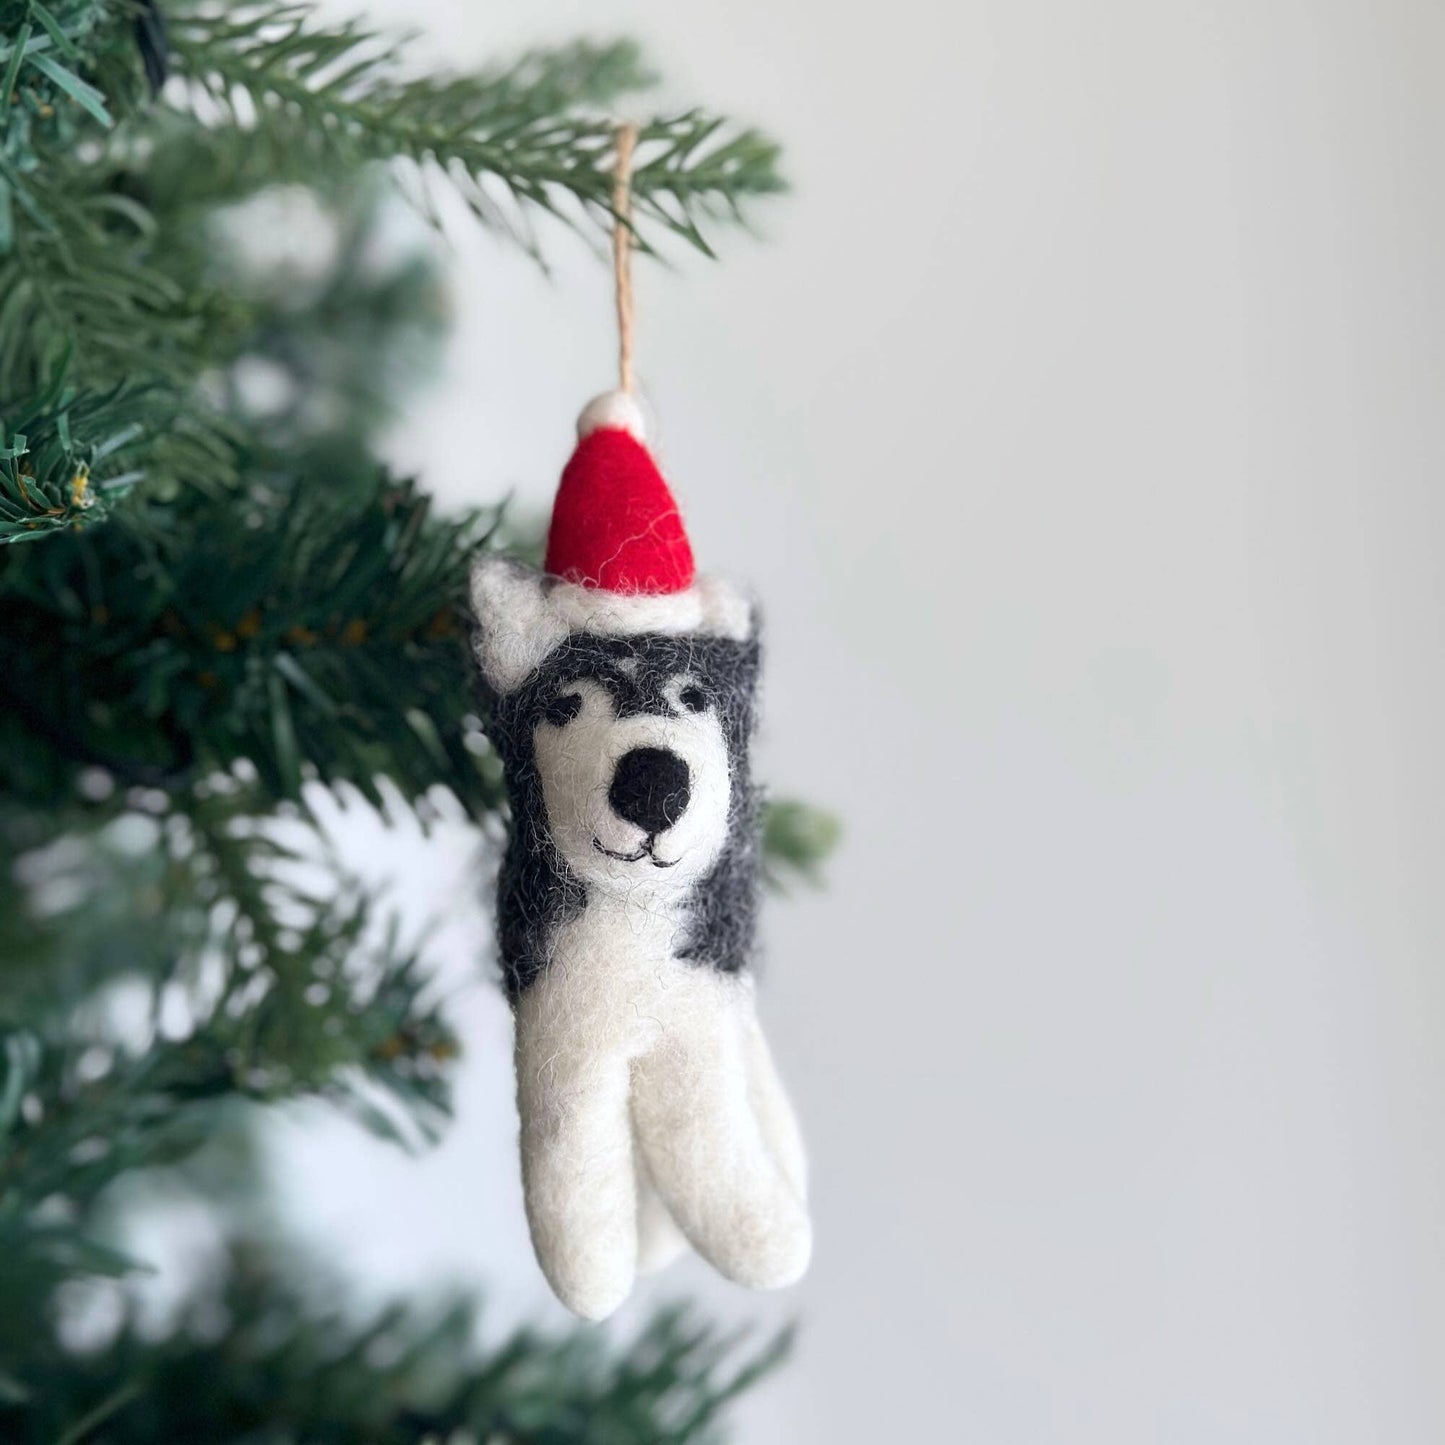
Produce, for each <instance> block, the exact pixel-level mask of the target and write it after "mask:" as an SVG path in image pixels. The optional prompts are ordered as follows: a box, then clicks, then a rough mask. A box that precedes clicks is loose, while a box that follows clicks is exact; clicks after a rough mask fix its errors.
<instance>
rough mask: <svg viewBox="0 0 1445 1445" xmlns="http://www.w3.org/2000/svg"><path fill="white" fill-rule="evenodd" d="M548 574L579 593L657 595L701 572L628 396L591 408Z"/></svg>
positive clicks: (556, 519) (560, 492) (555, 511)
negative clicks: (594, 590) (571, 584)
mask: <svg viewBox="0 0 1445 1445" xmlns="http://www.w3.org/2000/svg"><path fill="white" fill-rule="evenodd" d="M545 565H546V568H547V571H548V572H550V573H551V574H552V575H553V576H554V577H561V578H563V579H564V580H565V581H567V582H575V583H577V585H578V586H579V587H597V588H601V589H602V590H603V591H605V592H617V593H621V594H623V595H625V596H633V595H635V594H638V593H641V594H643V595H645V596H652V597H655V596H658V595H660V594H664V593H671V592H682V591H684V590H685V589H686V588H688V587H691V586H692V582H693V577H694V575H695V572H696V568H695V566H694V563H693V559H692V546H691V544H690V543H689V542H688V540H687V532H686V531H685V530H684V528H683V525H682V513H681V512H679V511H678V509H677V501H676V499H675V498H674V497H673V495H672V492H671V490H670V489H669V488H668V485H667V483H666V482H665V481H664V480H663V477H662V473H661V472H660V471H658V469H657V463H656V462H655V461H654V460H653V459H652V453H651V452H650V451H648V449H647V441H646V431H645V427H644V423H643V417H642V410H641V408H640V407H639V406H638V405H637V402H636V401H635V400H634V399H633V398H632V397H631V396H629V395H628V393H627V392H625V391H610V392H606V393H604V394H603V395H602V396H599V397H597V398H596V399H595V400H593V401H592V402H590V403H589V404H588V406H587V407H586V408H585V410H584V411H583V412H582V415H581V416H580V417H579V418H578V419H577V449H576V450H575V451H574V452H573V453H572V459H571V460H570V461H569V462H568V463H567V465H566V467H565V468H564V469H563V471H562V481H561V484H560V485H559V486H558V488H557V500H556V502H555V503H553V506H552V528H551V531H550V532H549V533H548V535H547V561H546V564H545Z"/></svg>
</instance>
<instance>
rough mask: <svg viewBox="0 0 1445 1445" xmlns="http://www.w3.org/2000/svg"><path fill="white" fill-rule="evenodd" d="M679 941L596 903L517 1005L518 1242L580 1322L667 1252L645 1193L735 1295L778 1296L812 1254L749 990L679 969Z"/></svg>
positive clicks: (731, 980)
mask: <svg viewBox="0 0 1445 1445" xmlns="http://www.w3.org/2000/svg"><path fill="white" fill-rule="evenodd" d="M681 931H682V918H681V913H680V909H679V908H678V907H675V906H668V905H667V903H666V902H665V901H663V900H661V899H660V898H659V897H658V896H657V895H656V893H655V892H651V891H649V896H647V897H646V898H643V897H639V896H635V895H631V894H627V893H607V894H603V895H601V896H599V897H598V898H596V899H594V900H591V901H589V904H588V906H587V908H586V910H585V912H584V913H583V915H582V916H581V917H579V918H578V919H576V920H574V921H573V922H572V923H569V924H567V925H564V926H563V928H562V930H561V933H560V936H559V939H558V946H557V948H556V951H555V954H554V956H553V958H552V960H551V962H550V963H549V964H548V966H547V967H546V968H545V969H544V970H543V972H542V974H541V975H540V976H539V977H538V979H537V980H536V982H535V983H533V984H532V986H531V987H530V988H529V989H528V990H527V991H526V992H525V993H524V994H523V995H522V996H521V998H520V1000H519V1001H518V1004H517V1042H516V1058H517V1101H518V1106H519V1110H520V1113H521V1122H522V1180H523V1187H524V1190H525V1194H526V1202H527V1217H528V1221H529V1223H530V1225H531V1230H532V1240H533V1244H534V1246H535V1247H536V1251H537V1258H538V1260H539V1262H540V1263H541V1265H542V1270H543V1272H544V1273H545V1274H546V1276H547V1279H548V1281H549V1283H550V1284H551V1286H552V1288H553V1289H554V1290H555V1291H556V1293H557V1296H558V1298H559V1299H561V1300H562V1302H563V1303H564V1304H566V1305H567V1306H568V1307H569V1308H570V1309H572V1310H573V1311H574V1312H576V1313H577V1314H580V1315H582V1316H584V1317H585V1318H588V1319H601V1318H603V1317H604V1316H606V1315H608V1314H610V1313H611V1312H612V1311H613V1310H614V1309H616V1308H617V1306H618V1305H619V1304H621V1302H622V1301H623V1300H624V1299H625V1298H626V1297H627V1295H628V1293H629V1292H630V1290H631V1288H632V1283H633V1278H634V1276H635V1274H636V1272H637V1270H638V1268H639V1267H640V1266H647V1265H656V1264H657V1263H659V1262H661V1261H662V1260H665V1258H666V1256H667V1255H668V1253H669V1251H670V1250H671V1249H674V1248H675V1241H673V1240H672V1239H671V1238H670V1237H669V1232H668V1230H667V1227H666V1225H665V1222H664V1220H663V1218H662V1217H661V1216H659V1214H658V1211H657V1208H656V1201H653V1200H651V1199H649V1197H648V1194H647V1190H648V1188H649V1186H650V1187H651V1188H652V1189H655V1190H656V1194H657V1198H658V1200H660V1201H661V1203H662V1205H663V1206H664V1207H665V1211H666V1216H667V1217H670V1218H671V1219H672V1220H673V1221H675V1223H676V1225H677V1226H678V1228H679V1229H680V1230H681V1232H682V1233H683V1234H684V1235H685V1236H686V1238H687V1240H688V1241H689V1242H690V1243H691V1244H692V1246H693V1247H694V1248H695V1249H696V1250H697V1251H698V1253H699V1254H701V1255H702V1256H703V1257H704V1258H705V1259H707V1260H708V1261H709V1262H710V1263H712V1264H713V1265H714V1266H715V1267H716V1268H717V1269H718V1270H720V1271H721V1272H722V1273H723V1274H725V1275H726V1276H728V1278H730V1279H734V1280H737V1281H738V1282H739V1283H742V1284H746V1285H749V1286H751V1287H753V1288H756V1289H769V1288H776V1287H780V1286H782V1285H786V1284H791V1283H792V1282H793V1281H795V1280H796V1279H798V1278H799V1276H800V1275H801V1274H802V1273H803V1271H804V1269H805V1268H806V1267H807V1263H808V1256H809V1253H810V1251H811V1247H812V1233H811V1226H810V1224H809V1220H808V1212H807V1206H806V1203H805V1201H804V1193H803V1189H804V1179H803V1165H802V1151H801V1146H800V1143H799V1134H798V1129H797V1124H796V1122H795V1121H794V1119H793V1116H792V1111H791V1109H790V1108H789V1106H788V1103H787V1098H786V1095H785V1094H784V1092H783V1089H782V1085H781V1083H780V1082H779V1081H778V1078H777V1076H776V1074H775V1072H774V1070H773V1066H772V1061H771V1059H770V1057H769V1055H768V1052H767V1048H766V1045H765V1044H764V1043H763V1041H762V1035H761V1032H760V1031H759V1029H758V1025H757V1020H756V1016H755V1013H754V1005H753V990H752V983H751V980H749V979H748V978H746V977H745V976H740V975H731V974H722V973H719V972H717V971H716V970H714V969H710V968H707V967H700V966H698V965H697V964H693V963H686V962H681V961H679V960H678V959H677V958H676V957H675V952H676V948H677V945H678V942H679V938H680V936H681ZM639 1176H640V1177H641V1186H642V1187H641V1190H640V1188H639ZM640 1255H641V1256H642V1257H641V1258H640Z"/></svg>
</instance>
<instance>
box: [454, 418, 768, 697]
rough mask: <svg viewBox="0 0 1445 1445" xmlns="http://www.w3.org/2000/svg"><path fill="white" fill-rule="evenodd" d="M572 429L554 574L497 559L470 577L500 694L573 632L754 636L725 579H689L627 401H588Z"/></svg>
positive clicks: (688, 554) (686, 554) (662, 484)
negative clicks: (573, 443) (572, 446)
mask: <svg viewBox="0 0 1445 1445" xmlns="http://www.w3.org/2000/svg"><path fill="white" fill-rule="evenodd" d="M577 433H578V441H577V446H576V449H575V450H574V451H573V453H572V457H571V460H570V461H569V462H568V463H567V465H566V467H565V468H564V469H563V472H562V480H561V483H560V485H559V486H558V488H557V500H556V503H555V504H554V506H553V509H552V526H551V530H550V532H549V533H548V537H547V559H546V564H545V566H546V571H547V573H549V574H550V576H548V577H545V578H544V577H543V576H542V575H541V574H539V573H537V572H535V571H533V570H532V569H531V568H526V567H522V566H521V565H520V564H518V563H515V562H512V561H510V560H508V559H507V558H504V557H499V556H496V555H495V554H492V555H488V556H484V557H483V558H481V559H480V560H479V561H478V563H477V565H476V567H475V568H474V569H473V573H472V606H473V609H474V611H475V612H476V615H477V619H478V621H479V623H480V624H481V626H480V634H479V639H478V644H477V650H478V658H479V660H480V662H481V664H482V670H483V672H484V673H485V674H486V676H487V678H488V680H489V681H490V682H491V683H492V685H493V686H494V687H495V688H497V689H498V691H500V692H510V691H511V690H512V689H513V688H514V687H517V686H519V685H520V684H521V683H522V682H523V681H525V679H526V678H527V677H528V676H529V675H530V674H531V672H532V671H533V670H534V669H535V668H537V667H538V666H540V665H541V663H542V661H543V660H544V659H545V658H546V657H547V655H548V654H549V653H551V651H552V650H553V648H555V647H556V646H557V645H558V644H559V643H561V642H562V641H563V640H564V639H565V638H567V637H568V636H569V635H571V634H573V633H578V632H590V633H593V634H597V635H601V636H606V637H627V636H636V635H638V634H640V633H644V632H662V633H667V634H670V635H674V636H680V635H685V634H687V633H693V632H696V633H700V634H711V635H714V636H721V637H731V638H735V639H738V640H744V639H746V638H748V637H749V636H751V634H752V630H753V611H752V606H751V603H750V602H749V601H748V599H747V597H746V596H745V595H744V594H743V593H741V592H740V591H739V590H738V589H737V588H735V587H733V586H731V585H730V584H729V583H727V582H725V581H723V580H721V579H720V578H716V577H706V576H701V577H700V576H698V575H696V569H695V566H694V563H693V556H692V547H691V544H690V543H689V542H688V540H687V532H686V531H685V530H684V528H683V525H682V515H681V513H680V512H679V511H678V506H677V501H676V499H675V498H674V497H673V495H672V492H671V490H670V489H669V487H668V485H667V483H666V481H664V480H663V477H662V473H661V472H660V471H659V470H658V466H657V463H656V462H655V461H654V460H653V457H652V453H651V452H650V451H649V450H648V447H647V444H646V440H645V426H644V423H643V417H642V411H641V409H640V408H639V407H638V405H637V402H636V401H635V400H634V398H633V397H631V396H630V395H628V394H627V393H626V392H620V391H614V392H607V393H604V394H603V395H602V396H599V397H597V398H595V399H594V400H593V401H591V402H589V403H588V405H587V406H586V408H585V409H584V410H583V412H582V415H581V416H580V417H579V418H578V421H577Z"/></svg>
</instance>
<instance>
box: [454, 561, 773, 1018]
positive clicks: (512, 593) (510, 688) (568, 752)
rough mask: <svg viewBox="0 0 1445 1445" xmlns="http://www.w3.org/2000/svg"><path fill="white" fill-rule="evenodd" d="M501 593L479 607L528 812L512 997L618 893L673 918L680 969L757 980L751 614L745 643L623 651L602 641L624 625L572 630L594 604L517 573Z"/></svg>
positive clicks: (501, 742)
mask: <svg viewBox="0 0 1445 1445" xmlns="http://www.w3.org/2000/svg"><path fill="white" fill-rule="evenodd" d="M489 580H490V581H491V583H492V586H493V588H494V591H493V592H491V593H488V592H487V591H486V590H484V589H482V588H476V589H474V605H475V606H476V610H477V624H478V657H479V660H480V661H481V662H482V666H483V677H484V681H485V682H486V683H487V691H488V693H489V694H490V695H489V697H488V699H487V701H488V703H489V706H488V708H487V711H488V713H489V714H490V722H489V733H490V735H491V738H492V741H493V743H494V745H495V746H496V747H497V749H498V751H499V752H500V754H501V757H502V762H503V765H504V767H505V771H506V778H507V791H508V795H509V797H510V800H511V805H512V827H511V840H510V844H509V847H508V851H507V856H506V858H505V859H504V861H503V865H502V875H501V880H500V884H501V888H500V896H499V900H498V906H499V918H498V922H499V925H500V932H501V942H502V961H503V966H504V968H505V970H506V973H507V977H508V982H509V985H510V987H511V988H512V990H513V992H518V991H520V990H521V989H522V988H525V987H526V985H527V984H528V983H529V982H530V981H531V980H532V979H533V978H535V977H536V975H537V974H538V972H540V970H541V969H542V968H543V967H545V965H546V963H547V961H548V959H549V958H550V956H551V952H552V948H553V946H554V943H555V939H556V936H557V932H558V929H559V928H560V926H561V925H562V924H563V923H565V922H566V921H567V920H568V919H569V918H574V917H576V916H578V915H579V914H580V913H582V912H583V911H585V910H586V908H587V906H588V903H589V900H590V899H594V898H597V897H599V896H602V895H612V896H626V897H628V898H631V899H636V900H637V901H638V902H640V903H645V904H646V906H648V907H649V908H651V909H653V910H658V909H663V910H666V911H668V912H671V913H675V914H676V916H677V918H678V920H679V924H680V928H679V939H680V944H679V949H678V955H677V956H678V957H680V958H689V959H694V960H696V961H699V962H707V963H711V964H712V965H713V966H714V967H717V968H719V969H722V970H723V971H726V972H732V971H734V970H736V969H738V968H740V967H742V966H743V964H744V963H745V962H746V960H747V955H748V953H749V951H750V948H751V942H752V926H753V915H754V908H755V883H756V879H755V874H756V859H757V849H756V826H757V796H756V793H755V790H754V788H753V785H752V782H751V778H750V774H749V768H748V744H749V740H750V738H751V734H752V730H753V719H754V691H755V687H756V680H757V673H758V644H757V640H756V637H755V635H754V634H753V628H752V621H751V617H750V615H749V616H748V618H747V624H746V635H738V634H739V632H740V631H741V630H742V629H740V628H738V627H736V626H732V627H731V635H726V634H723V633H720V632H718V631H714V630H711V626H710V624H709V622H708V620H706V619H704V620H703V622H702V623H701V624H700V625H699V626H698V627H696V628H695V629H691V630H681V629H680V630H677V631H661V630H647V631H641V630H639V631H635V632H625V633H623V634H622V635H617V633H616V632H614V631H607V632H603V631H600V630H599V631H592V630H590V628H589V623H594V622H597V621H601V622H602V623H603V625H606V623H608V622H611V621H612V619H611V618H607V619H593V618H586V617H583V618H579V619H572V618H567V619H566V620H567V622H568V623H569V624H570V625H568V626H566V627H563V626H562V625H561V624H560V622H559V614H560V613H561V612H562V609H564V608H566V607H568V606H574V607H577V606H580V605H581V602H579V600H578V599H577V598H576V597H573V596H572V595H571V594H572V593H574V592H579V591H580V590H581V589H576V588H572V587H570V586H567V584H555V583H552V582H551V581H550V579H547V578H544V577H542V576H540V575H539V574H536V573H531V572H527V573H525V574H524V573H522V572H521V571H520V570H519V569H516V568H515V567H513V568H512V569H511V570H510V571H506V572H501V573H499V575H498V576H494V577H493V578H491V579H489ZM502 589H505V591H503V590H502ZM564 589H565V590H564ZM585 600H587V599H583V601H585ZM651 600H662V599H651ZM604 601H605V599H604ZM645 620H646V621H648V622H650V621H652V619H651V618H650V617H648V618H647V619H645ZM658 620H659V621H662V622H664V623H665V622H666V621H667V620H668V619H667V618H665V617H659V619H658ZM579 623H580V625H579ZM508 629H514V630H516V633H517V635H516V636H515V637H513V636H510V635H509V633H508ZM539 640H541V641H542V642H543V646H541V647H539V645H538V644H539ZM538 652H540V654H541V655H540V656H538ZM517 658H524V659H525V670H524V669H523V668H522V667H521V666H520V665H517V664H515V663H514V661H513V660H514V659H517ZM489 664H490V665H489ZM519 673H520V674H521V676H520V678H519V679H518V680H517V681H515V683H514V679H517V678H518V674H519Z"/></svg>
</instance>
